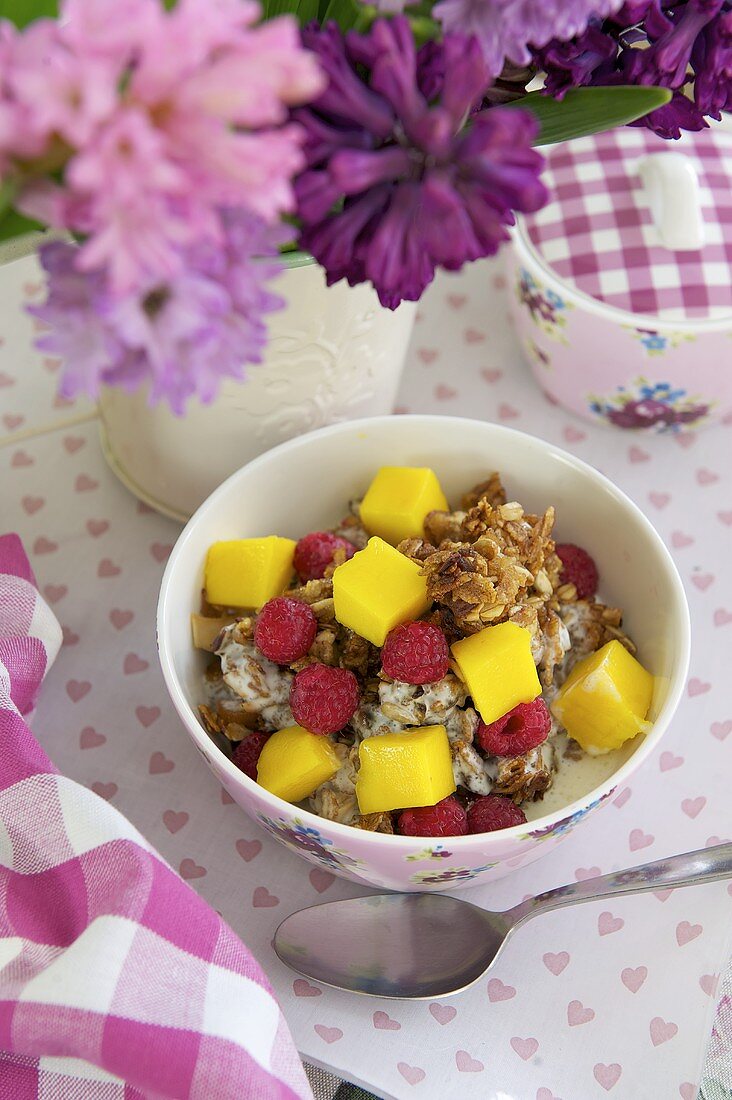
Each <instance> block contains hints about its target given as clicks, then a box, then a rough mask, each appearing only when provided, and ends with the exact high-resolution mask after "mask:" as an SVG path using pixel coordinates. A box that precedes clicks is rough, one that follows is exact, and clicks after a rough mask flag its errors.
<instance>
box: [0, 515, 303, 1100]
mask: <svg viewBox="0 0 732 1100" xmlns="http://www.w3.org/2000/svg"><path fill="white" fill-rule="evenodd" d="M60 644H61V630H60V628H59V625H58V623H57V621H56V619H55V618H54V616H53V614H52V612H51V611H50V609H49V608H48V606H47V605H46V604H45V602H44V601H43V599H42V598H41V596H39V594H38V591H37V589H36V586H35V581H34V577H33V573H32V571H31V568H30V565H29V563H28V559H27V557H26V555H25V553H24V551H23V548H22V545H21V542H20V540H19V538H18V537H17V536H16V535H6V536H4V537H2V538H0V1100H29V1098H43V1100H52V1098H53V1100H55V1098H58V1100H61V1098H63V1100H123V1098H124V1100H140V1098H141V1097H175V1098H176V1100H183V1098H187V1097H192V1098H201V1100H229V1098H232V1100H234V1098H236V1100H245V1098H246V1100H275V1098H276V1100H280V1098H282V1100H285V1098H287V1100H294V1098H298V1097H299V1098H305V1097H310V1096H311V1092H310V1088H309V1086H308V1084H307V1080H306V1077H305V1074H304V1071H303V1068H302V1065H301V1063H300V1060H299V1058H298V1056H297V1053H296V1051H295V1048H294V1046H293V1043H292V1039H291V1037H290V1034H289V1031H288V1029H287V1025H286V1024H285V1022H284V1019H283V1017H282V1014H281V1012H280V1009H279V1007H278V1005H277V1002H276V1001H275V999H274V996H273V994H272V990H271V989H270V987H269V985H268V983H267V980H266V978H265V977H264V975H263V973H262V971H261V969H260V968H259V966H258V964H257V963H256V961H255V960H254V959H253V958H252V956H251V955H250V954H249V952H248V951H247V949H246V948H245V947H244V945H243V944H242V943H241V942H240V941H239V940H238V939H237V938H236V936H235V935H234V933H233V932H232V931H231V929H230V928H228V927H227V925H226V924H224V922H223V921H222V920H221V919H220V918H219V917H218V916H217V915H216V913H214V912H213V910H212V909H210V908H209V906H208V905H206V904H205V902H203V901H202V900H201V899H200V898H199V897H198V896H197V895H196V894H195V893H194V892H193V891H192V890H191V889H190V887H188V886H187V885H186V884H185V883H184V882H183V881H182V880H181V879H180V878H178V876H177V875H176V874H175V873H174V872H173V871H171V869H170V868H169V867H168V866H167V865H166V864H165V863H164V862H163V860H162V859H161V857H160V856H159V855H157V853H156V852H155V851H153V850H152V849H151V848H150V846H149V845H148V844H147V843H146V842H145V840H144V839H143V838H142V837H141V836H140V834H139V833H138V832H137V831H136V830H135V829H134V828H133V827H132V825H131V824H130V823H129V822H128V821H127V820H126V819H125V818H124V817H122V815H121V814H119V813H118V812H117V811H116V810H115V809H114V808H113V807H112V806H110V805H108V804H107V803H106V802H104V801H103V800H102V799H101V798H98V797H97V796H96V795H94V794H92V793H91V792H90V791H88V790H86V789H85V788H83V787H81V786H79V785H78V784H77V783H74V782H72V781H71V780H70V779H66V778H65V777H64V776H62V775H59V773H58V772H57V771H56V769H55V768H54V767H53V765H52V764H51V762H50V761H49V759H48V757H47V756H46V755H45V753H44V752H43V750H42V749H41V748H40V746H39V745H38V743H37V742H36V740H35V738H34V737H33V734H32V733H31V731H30V729H29V727H28V726H27V724H26V722H25V721H24V718H23V715H25V714H28V712H29V711H30V710H31V708H32V706H33V703H34V700H35V698H36V695H37V693H38V690H39V688H40V685H41V682H42V680H43V677H44V675H45V673H46V669H47V668H48V667H49V666H50V665H51V664H52V662H53V660H54V658H55V656H56V654H57V652H58V649H59V646H60Z"/></svg>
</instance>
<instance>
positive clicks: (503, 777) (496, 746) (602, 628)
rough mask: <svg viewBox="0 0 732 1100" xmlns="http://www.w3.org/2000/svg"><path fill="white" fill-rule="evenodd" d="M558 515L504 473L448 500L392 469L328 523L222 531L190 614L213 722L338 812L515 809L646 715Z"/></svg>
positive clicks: (285, 779) (458, 819) (456, 827)
mask: <svg viewBox="0 0 732 1100" xmlns="http://www.w3.org/2000/svg"><path fill="white" fill-rule="evenodd" d="M554 519H555V517H554V509H553V507H552V506H551V505H548V506H547V508H546V510H545V511H544V512H543V514H541V515H535V514H532V513H527V512H525V511H524V508H523V507H522V505H521V504H520V503H518V502H517V501H514V500H508V499H507V495H506V492H505V490H504V487H503V485H502V482H501V479H500V476H499V475H498V473H492V474H491V475H490V476H489V477H488V478H487V479H486V480H485V481H483V482H481V483H480V484H478V485H476V486H474V487H473V488H472V489H470V490H469V491H468V492H466V493H465V495H464V496H463V498H462V500H461V505H460V507H459V508H458V509H455V510H451V509H450V508H449V506H448V504H447V500H446V499H445V497H444V494H443V493H442V489H441V487H440V485H439V482H438V480H437V478H436V476H435V474H434V473H433V471H431V470H427V469H423V468H414V467H383V468H382V469H381V470H379V471H378V473H377V474H376V476H375V478H374V480H373V481H372V483H371V485H370V486H369V487H368V489H367V491H366V493H365V495H364V496H363V498H362V500H360V501H356V502H354V503H352V504H351V506H350V511H349V513H348V515H347V516H346V517H345V518H344V519H343V521H342V522H341V524H340V525H339V526H338V527H337V528H336V529H334V530H331V531H315V532H310V533H308V534H306V535H304V537H303V538H301V539H300V540H299V541H297V542H295V541H294V540H291V539H284V538H279V537H276V536H267V537H263V538H258V539H241V540H233V541H230V542H220V543H216V544H214V545H213V546H212V547H211V549H210V550H209V554H208V559H207V563H206V582H205V583H206V589H205V593H204V604H203V608H202V614H201V615H197V616H194V623H193V630H194V641H195V643H196V644H197V645H198V646H200V647H201V648H204V649H208V650H210V651H211V653H212V658H211V662H210V665H209V667H208V669H207V671H206V675H205V680H204V686H203V694H204V697H205V703H202V705H201V707H200V714H201V720H202V722H203V724H204V726H205V728H206V729H207V730H208V732H209V734H210V735H211V736H212V737H213V738H214V740H215V741H216V742H217V744H218V745H219V747H222V748H223V749H224V751H227V752H228V753H229V754H230V755H231V758H232V760H233V762H234V763H235V764H236V765H237V766H238V767H239V768H241V769H242V770H243V771H244V772H245V773H246V774H247V775H248V776H249V777H250V778H251V779H254V780H256V781H258V782H259V783H260V784H262V785H263V786H264V787H266V788H267V789H268V790H270V791H271V792H272V793H274V794H277V795H279V796H280V797H282V798H285V799H287V800H288V801H291V802H295V803H298V804H301V805H303V806H305V807H306V808H308V809H310V810H312V811H314V812H315V813H317V814H319V815H321V816H322V817H326V818H329V819H331V820H333V821H338V822H340V823H342V824H345V825H351V826H354V827H356V828H359V829H368V830H371V831H376V832H382V833H402V834H407V835H416V836H452V835H460V834H464V833H468V832H470V833H477V832H485V831H492V830H494V829H500V828H506V827H510V826H512V825H518V824H521V823H523V822H524V821H525V820H526V817H525V814H524V812H523V810H522V809H521V807H522V805H523V804H526V803H527V802H530V801H533V800H536V799H541V798H542V797H543V795H544V793H545V792H546V791H547V790H548V789H549V787H550V786H551V785H552V783H553V781H554V779H555V777H556V775H557V773H558V772H559V771H560V770H561V769H566V768H571V767H572V766H573V763H574V762H575V761H576V760H577V759H578V758H579V757H581V756H582V755H583V754H584V753H590V754H600V753H604V752H608V751H610V750H612V749H615V748H618V747H619V746H620V745H621V744H623V743H624V742H625V741H626V740H628V739H629V738H631V737H634V736H636V735H637V734H638V733H640V732H642V731H644V730H645V729H646V728H647V726H648V723H647V721H646V716H647V713H648V709H649V706H650V702H651V696H652V690H653V680H652V677H651V675H650V673H648V672H647V671H646V670H645V669H644V668H643V667H642V665H641V664H640V663H639V662H638V661H637V659H636V658H635V656H634V654H635V646H634V645H633V642H632V641H631V640H630V638H628V637H627V635H626V634H625V633H624V632H623V629H622V612H621V611H620V609H618V608H613V607H608V606H606V605H604V604H603V603H601V602H600V601H599V600H598V599H597V589H598V583H599V578H598V571H597V568H596V566H595V563H594V561H593V559H592V558H591V557H590V555H589V554H588V553H587V552H586V551H585V550H583V549H582V548H580V547H578V546H575V545H572V544H556V543H555V542H554V540H553V538H552V532H553V528H554ZM254 608H258V611H255V610H253V609H254Z"/></svg>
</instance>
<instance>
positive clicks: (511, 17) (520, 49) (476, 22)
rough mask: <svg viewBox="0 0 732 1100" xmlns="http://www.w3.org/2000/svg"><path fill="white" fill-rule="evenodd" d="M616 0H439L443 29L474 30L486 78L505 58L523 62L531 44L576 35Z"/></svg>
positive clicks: (617, 1)
mask: <svg viewBox="0 0 732 1100" xmlns="http://www.w3.org/2000/svg"><path fill="white" fill-rule="evenodd" d="M620 4H621V0H439V2H438V3H437V4H435V7H434V9H433V14H434V16H435V18H436V19H438V20H439V21H440V23H442V26H443V28H444V29H445V31H448V32H455V33H461V34H471V35H475V36H476V37H477V39H478V41H479V42H480V44H481V48H482V50H483V55H484V57H485V60H486V64H487V65H488V69H489V72H490V75H491V77H497V76H498V74H499V73H500V71H501V69H502V68H503V65H504V62H505V61H506V60H508V61H511V62H513V63H514V64H516V65H527V64H528V63H529V62H530V60H531V52H530V51H531V49H540V48H541V47H543V46H545V45H546V44H547V43H548V42H550V41H551V40H552V39H560V40H566V39H570V38H572V37H573V36H574V35H577V34H582V32H583V31H584V30H585V28H586V27H587V24H588V23H589V21H590V19H592V18H596V17H604V16H607V15H611V14H612V13H613V12H615V11H617V9H618V8H619V7H620Z"/></svg>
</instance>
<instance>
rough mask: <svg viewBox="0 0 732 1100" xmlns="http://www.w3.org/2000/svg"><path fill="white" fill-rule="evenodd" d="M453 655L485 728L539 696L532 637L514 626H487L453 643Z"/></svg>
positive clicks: (539, 686)
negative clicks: (532, 651) (519, 705)
mask: <svg viewBox="0 0 732 1100" xmlns="http://www.w3.org/2000/svg"><path fill="white" fill-rule="evenodd" d="M451 649H452V655H453V657H454V658H455V661H456V662H457V666H458V668H459V670H460V675H461V676H462V678H463V680H464V681H465V683H466V685H467V687H468V691H469V692H470V694H471V695H472V697H473V705H474V706H475V709H476V710H477V711H478V713H479V714H480V716H481V718H482V719H483V721H484V722H485V723H486V725H490V723H491V722H495V721H496V719H497V718H500V717H501V716H502V715H504V714H507V713H508V711H509V710H513V708H514V707H516V706H518V704H519V703H530V702H531V700H532V699H536V697H537V695H541V684H540V683H539V677H538V675H537V672H536V665H535V664H534V658H533V657H532V655H531V635H530V634H529V632H528V630H526V629H525V628H524V627H523V626H518V625H517V624H516V623H498V624H497V625H496V626H486V627H485V628H484V629H483V630H481V631H480V632H479V633H478V634H471V635H470V637H469V638H461V639H460V641H459V642H454V643H453V645H452V647H451Z"/></svg>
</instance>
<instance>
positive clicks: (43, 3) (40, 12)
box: [0, 0, 58, 27]
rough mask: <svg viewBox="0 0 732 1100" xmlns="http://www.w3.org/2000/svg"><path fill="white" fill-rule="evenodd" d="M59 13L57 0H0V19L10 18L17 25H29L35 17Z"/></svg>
mask: <svg viewBox="0 0 732 1100" xmlns="http://www.w3.org/2000/svg"><path fill="white" fill-rule="evenodd" d="M57 15H58V3H57V0H0V19H9V20H10V22H11V23H15V26H16V27H27V26H28V24H29V23H32V22H33V20H34V19H41V18H42V17H43V16H48V17H49V18H50V19H55V18H56V16H57Z"/></svg>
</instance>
